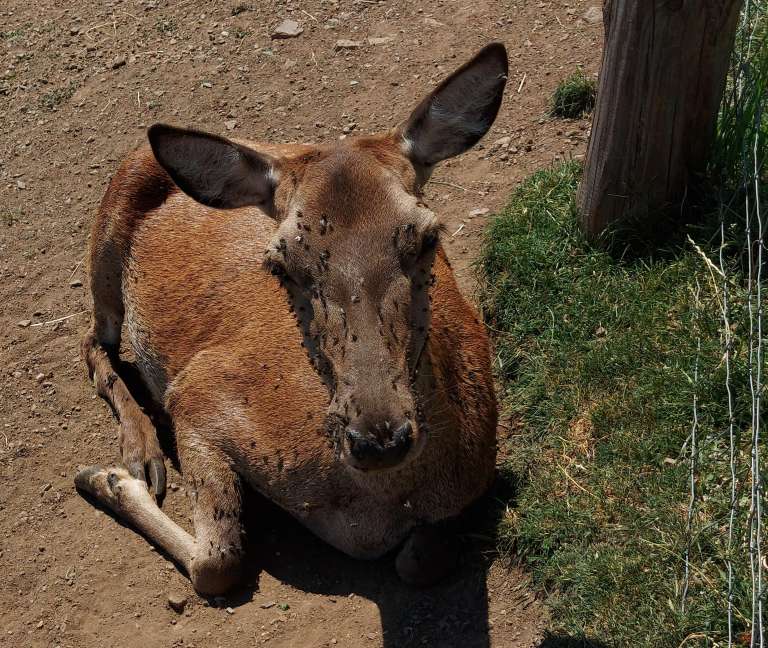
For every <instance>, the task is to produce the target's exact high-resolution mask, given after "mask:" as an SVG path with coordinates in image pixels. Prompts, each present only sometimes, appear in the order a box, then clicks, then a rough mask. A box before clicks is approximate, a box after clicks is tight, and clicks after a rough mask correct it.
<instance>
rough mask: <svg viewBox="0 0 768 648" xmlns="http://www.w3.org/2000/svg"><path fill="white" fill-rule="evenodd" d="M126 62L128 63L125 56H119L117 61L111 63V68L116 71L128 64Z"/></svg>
mask: <svg viewBox="0 0 768 648" xmlns="http://www.w3.org/2000/svg"><path fill="white" fill-rule="evenodd" d="M126 62H127V60H126V58H125V57H124V56H118V57H117V58H116V59H114V60H113V61H112V63H110V65H109V66H110V67H111V68H112V69H113V70H116V69H117V68H121V67H123V66H124V65H125V64H126Z"/></svg>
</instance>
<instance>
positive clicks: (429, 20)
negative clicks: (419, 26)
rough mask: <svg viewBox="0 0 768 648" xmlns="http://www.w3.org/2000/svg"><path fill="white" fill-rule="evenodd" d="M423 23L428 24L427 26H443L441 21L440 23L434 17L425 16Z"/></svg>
mask: <svg viewBox="0 0 768 648" xmlns="http://www.w3.org/2000/svg"><path fill="white" fill-rule="evenodd" d="M424 24H425V25H428V26H429V27H445V25H444V24H443V23H441V22H440V21H439V20H435V19H434V18H425V19H424Z"/></svg>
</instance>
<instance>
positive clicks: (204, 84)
mask: <svg viewBox="0 0 768 648" xmlns="http://www.w3.org/2000/svg"><path fill="white" fill-rule="evenodd" d="M200 85H201V86H203V88H212V87H213V84H212V83H211V82H210V81H203V82H202V83H201V84H200Z"/></svg>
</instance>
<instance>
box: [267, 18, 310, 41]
mask: <svg viewBox="0 0 768 648" xmlns="http://www.w3.org/2000/svg"><path fill="white" fill-rule="evenodd" d="M303 31H304V29H303V28H302V26H301V25H299V23H297V22H296V21H295V20H291V19H290V18H286V19H285V20H284V21H283V22H281V23H280V24H279V25H278V26H277V27H275V29H274V31H273V32H272V38H278V39H279V38H296V36H298V35H299V34H301V33H302V32H303Z"/></svg>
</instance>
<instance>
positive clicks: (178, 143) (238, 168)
mask: <svg viewBox="0 0 768 648" xmlns="http://www.w3.org/2000/svg"><path fill="white" fill-rule="evenodd" d="M147 134H148V136H149V143H150V144H151V146H152V152H153V153H154V154H155V158H156V159H157V161H158V162H159V163H160V166H162V167H163V168H164V169H165V170H166V171H167V172H168V175H169V176H171V179H172V180H173V181H174V182H175V183H176V184H177V185H178V187H179V189H181V190H182V191H183V192H184V193H186V194H187V195H189V196H191V197H192V198H194V199H195V200H197V201H198V202H199V203H202V204H203V205H207V206H209V207H218V208H221V209H234V208H235V207H245V206H249V205H254V206H258V207H261V208H262V209H263V210H264V211H265V212H267V213H268V214H272V211H273V196H274V192H275V185H276V172H275V162H274V160H272V159H271V158H269V157H268V156H265V155H263V154H261V153H257V152H256V151H254V150H252V149H249V148H248V147H246V146H242V145H241V144H236V143H235V142H232V141H230V140H228V139H226V138H224V137H219V136H217V135H211V134H209V133H202V132H199V131H194V130H185V129H183V128H175V127H173V126H166V125H165V124H155V125H154V126H151V127H150V128H149V131H148V133H147Z"/></svg>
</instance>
